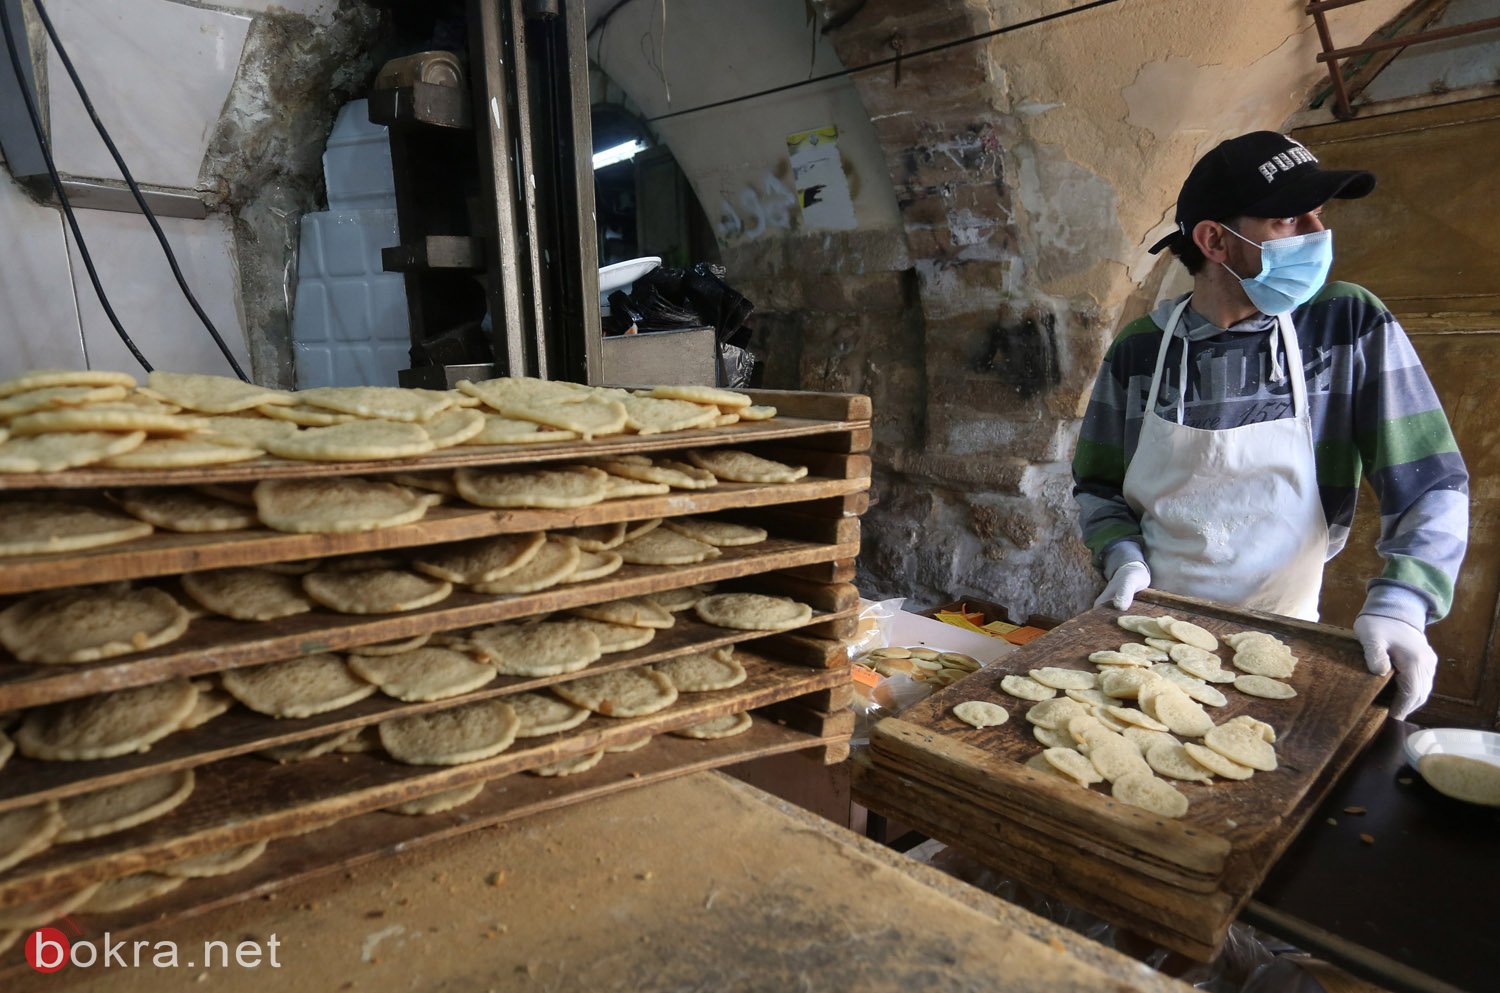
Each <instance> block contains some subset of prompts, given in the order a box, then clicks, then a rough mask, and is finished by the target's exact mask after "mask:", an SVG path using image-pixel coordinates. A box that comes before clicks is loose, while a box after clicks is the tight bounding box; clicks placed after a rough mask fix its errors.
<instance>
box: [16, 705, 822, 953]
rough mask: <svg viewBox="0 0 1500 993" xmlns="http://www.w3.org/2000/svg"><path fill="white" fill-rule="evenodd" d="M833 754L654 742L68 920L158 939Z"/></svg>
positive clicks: (294, 841) (337, 830) (767, 743)
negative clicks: (536, 825)
mask: <svg viewBox="0 0 1500 993" xmlns="http://www.w3.org/2000/svg"><path fill="white" fill-rule="evenodd" d="M838 744H840V743H839V742H828V741H824V740H822V739H820V738H818V737H816V736H812V735H808V734H805V733H803V732H801V731H798V730H796V729H795V728H791V727H786V726H782V725H778V724H776V723H775V722H774V721H771V720H767V719H765V718H760V717H757V718H756V720H755V724H754V726H753V727H751V729H750V730H749V731H747V732H745V733H744V734H740V735H736V736H734V737H732V738H719V739H714V740H695V739H688V738H679V737H676V736H674V735H663V736H660V737H658V738H656V739H654V740H653V741H652V742H651V744H649V745H647V746H646V747H645V748H641V749H638V750H636V751H633V752H626V753H623V754H619V755H608V756H606V757H605V759H604V761H603V762H601V763H600V764H599V765H598V766H596V767H595V768H593V769H590V770H588V771H587V772H581V773H576V774H574V775H572V776H566V777H561V778H558V777H542V776H525V775H511V776H506V777H503V778H500V779H495V780H491V781H489V782H488V783H487V784H486V787H485V791H484V792H483V793H481V794H480V795H479V796H478V797H477V798H475V799H474V800H472V801H470V802H469V803H467V804H464V805H463V806H462V807H460V808H458V809H456V810H452V811H446V812H444V813H440V814H430V815H427V816H424V817H402V816H399V815H395V814H387V813H383V812H378V811H377V812H375V813H370V814H361V815H358V816H355V817H350V818H347V819H345V820H342V821H339V822H337V823H336V824H334V825H332V826H330V827H326V828H324V829H323V830H321V831H315V832H312V833H310V834H303V835H297V836H293V837H286V838H281V839H279V840H276V841H273V842H272V843H271V844H270V846H268V847H267V849H266V853H265V855H263V856H262V857H261V858H260V859H258V860H257V861H256V862H254V863H252V864H251V865H250V866H248V867H247V868H245V869H242V870H240V871H239V872H237V873H234V874H233V875H230V876H224V877H215V878H212V879H195V880H189V881H188V882H187V883H186V884H184V885H183V886H181V887H179V888H178V889H176V890H174V891H173V892H172V893H171V894H170V895H168V896H166V897H163V898H160V899H157V900H153V901H151V902H150V903H149V904H146V905H144V906H142V907H137V908H131V909H129V910H122V911H116V912H114V913H109V914H88V915H75V917H77V918H78V919H81V920H82V921H84V922H85V923H86V924H87V925H89V926H90V927H97V928H99V929H100V930H108V931H109V932H110V934H111V935H112V936H114V937H116V938H120V937H130V936H132V935H134V934H137V933H139V932H141V931H143V930H145V929H148V928H149V929H151V931H152V932H153V933H158V934H159V933H160V932H161V930H162V929H163V928H164V926H166V925H168V924H170V923H171V922H174V921H179V920H185V919H187V918H190V917H196V916H198V915H200V914H204V913H207V912H209V911H212V910H217V909H219V908H221V907H227V906H231V905H233V904H236V903H240V902H242V901H245V900H250V899H255V898H258V897H267V896H268V895H269V894H272V893H276V892H278V891H279V890H282V889H285V888H286V887H288V886H292V885H295V884H297V883H301V882H304V881H307V880H311V879H318V878H321V877H325V876H329V875H332V874H334V873H337V872H342V871H346V870H350V869H354V868H356V867H358V866H362V865H367V864H369V863H371V862H374V861H377V860H380V859H386V858H390V857H392V856H394V855H396V854H398V853H400V852H404V851H409V850H411V849H413V848H418V847H421V846H425V845H430V844H433V843H435V842H438V841H442V840H445V839H447V838H453V837H457V836H458V835H461V834H466V833H468V832H470V831H477V830H480V829H483V828H489V827H494V826H495V825H497V824H504V823H507V822H509V821H513V820H517V819H520V818H522V817H529V816H532V815H534V814H538V813H542V812H543V811H548V810H556V809H559V808H562V807H566V806H570V805H573V804H578V803H583V802H585V801H589V800H595V799H598V798H600V797H605V796H609V795H611V794H613V793H617V792H620V791H622V790H627V789H635V788H637V787H640V786H649V785H651V784H653V783H659V782H664V781H665V780H668V779H673V778H676V777H679V776H686V775H691V774H692V773H695V772H702V771H705V770H708V769H716V768H720V767H722V766H727V765H734V764H736V763H739V762H745V761H749V760H752V759H757V758H763V757H766V756H771V755H782V754H786V753H788V752H808V753H810V754H821V753H824V752H826V751H827V750H828V749H829V748H831V747H835V746H836V745H838ZM843 744H845V745H847V742H843ZM4 978H5V971H4V970H0V981H3V980H4Z"/></svg>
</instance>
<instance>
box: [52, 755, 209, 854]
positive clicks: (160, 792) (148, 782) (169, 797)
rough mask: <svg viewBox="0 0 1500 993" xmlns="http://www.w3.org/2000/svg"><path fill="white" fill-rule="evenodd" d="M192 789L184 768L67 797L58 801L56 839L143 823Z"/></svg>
mask: <svg viewBox="0 0 1500 993" xmlns="http://www.w3.org/2000/svg"><path fill="white" fill-rule="evenodd" d="M192 792H193V770H191V769H184V770H181V771H178V772H165V773H162V774H161V775H158V776H149V777H147V778H145V779H135V780H131V781H130V782H128V783H122V784H120V785H119V786H106V787H105V788H104V789H102V790H95V791H94V792H92V793H84V794H83V795H81V796H70V797H67V798H66V799H64V800H62V801H61V802H60V803H59V804H58V811H59V813H61V814H62V818H63V829H62V830H61V831H59V832H58V834H57V838H56V840H57V841H60V842H63V841H82V840H83V839H85V838H97V837H99V836H100V835H105V834H112V833H114V832H115V831H123V830H125V829H126V828H128V827H135V826H136V825H137V824H144V823H146V822H147V821H150V820H154V819H156V818H158V817H160V816H162V815H163V814H165V813H167V812H168V811H170V810H172V809H174V808H176V807H178V806H179V805H181V804H182V802H183V801H184V800H186V799H187V798H188V796H189V795H191V794H192Z"/></svg>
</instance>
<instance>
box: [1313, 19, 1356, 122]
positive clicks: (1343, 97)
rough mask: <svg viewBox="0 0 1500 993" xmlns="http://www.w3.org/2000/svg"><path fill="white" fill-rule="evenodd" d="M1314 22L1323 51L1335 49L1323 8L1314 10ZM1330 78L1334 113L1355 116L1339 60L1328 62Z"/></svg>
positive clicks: (1337, 115) (1342, 115)
mask: <svg viewBox="0 0 1500 993" xmlns="http://www.w3.org/2000/svg"><path fill="white" fill-rule="evenodd" d="M1312 16H1313V23H1314V24H1316V25H1317V26H1318V41H1319V42H1321V43H1322V45H1323V51H1325V52H1327V51H1331V50H1332V49H1333V35H1332V34H1331V33H1330V32H1329V30H1328V18H1327V17H1325V16H1324V14H1323V12H1322V11H1321V10H1315V11H1313V12H1312ZM1328 78H1329V79H1330V80H1332V81H1333V95H1334V98H1335V103H1334V108H1333V114H1334V116H1335V117H1338V118H1340V119H1347V118H1350V117H1353V116H1354V108H1353V107H1351V106H1350V105H1349V91H1348V90H1347V89H1345V87H1344V74H1343V73H1342V72H1340V71H1339V64H1338V60H1337V59H1335V60H1333V61H1330V62H1329V63H1328Z"/></svg>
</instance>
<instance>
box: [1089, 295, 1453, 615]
mask: <svg viewBox="0 0 1500 993" xmlns="http://www.w3.org/2000/svg"><path fill="white" fill-rule="evenodd" d="M1181 301H1182V297H1178V298H1177V299H1175V300H1167V301H1163V302H1162V303H1160V304H1159V305H1158V306H1157V307H1156V308H1155V310H1153V311H1152V312H1151V314H1150V315H1149V316H1146V317H1142V318H1139V319H1138V320H1135V321H1133V322H1131V323H1130V324H1129V325H1127V326H1126V328H1125V330H1123V331H1122V332H1120V334H1119V336H1118V337H1117V338H1115V340H1114V343H1113V344H1112V345H1111V346H1110V348H1109V351H1108V353H1107V354H1106V355H1105V358H1104V366H1103V368H1102V369H1101V370H1100V372H1099V378H1098V380H1097V381H1096V382H1095V384H1094V392H1093V395H1092V397H1091V398H1090V400H1089V406H1088V410H1087V412H1086V413H1085V414H1084V418H1083V427H1082V430H1081V432H1080V435H1079V439H1078V448H1077V450H1076V451H1075V452H1074V455H1073V481H1074V484H1075V485H1074V489H1073V495H1074V498H1075V499H1076V500H1077V501H1078V505H1079V509H1080V512H1081V513H1080V517H1081V521H1080V523H1081V525H1082V529H1083V539H1084V543H1085V544H1086V545H1088V547H1089V549H1090V550H1091V551H1092V552H1093V553H1094V556H1095V561H1096V562H1097V563H1098V564H1099V565H1100V566H1101V567H1102V568H1105V569H1106V571H1107V572H1108V573H1113V571H1114V569H1115V568H1118V566H1119V565H1120V564H1121V563H1123V562H1125V561H1129V560H1130V559H1142V558H1143V556H1142V554H1141V541H1142V539H1141V526H1140V521H1139V520H1137V518H1136V516H1135V514H1134V513H1133V512H1132V511H1131V509H1130V508H1129V507H1128V506H1127V505H1126V502H1125V498H1124V496H1123V495H1122V493H1121V487H1122V486H1123V484H1124V480H1125V470H1126V468H1127V467H1128V466H1129V465H1130V460H1131V458H1132V457H1133V456H1134V454H1135V449H1136V444H1137V442H1138V441H1139V439H1140V432H1141V424H1142V419H1143V418H1144V416H1145V406H1146V399H1147V397H1148V396H1149V395H1150V391H1151V374H1152V371H1153V369H1154V368H1155V366H1156V353H1157V350H1158V348H1159V347H1160V345H1161V336H1162V329H1163V328H1164V327H1165V326H1166V324H1167V322H1168V320H1169V319H1170V317H1171V313H1172V309H1173V308H1174V307H1175V306H1176V305H1177V304H1178V303H1180V302H1181ZM1292 322H1293V325H1294V326H1295V327H1296V330H1297V341H1298V345H1299V347H1300V348H1301V351H1302V363H1303V368H1304V369H1305V370H1306V378H1307V392H1308V407H1309V413H1310V414H1311V417H1312V430H1313V447H1314V452H1315V456H1316V459H1317V473H1318V490H1319V495H1320V497H1321V499H1322V504H1323V515H1324V517H1325V518H1326V519H1327V521H1328V558H1330V559H1331V558H1333V556H1335V555H1337V554H1338V553H1339V552H1340V551H1341V550H1342V549H1343V547H1344V543H1345V541H1347V540H1348V537H1349V527H1350V524H1351V523H1352V522H1353V520H1354V504H1355V500H1356V499H1357V497H1358V496H1359V483H1360V478H1361V475H1363V477H1364V478H1366V479H1368V480H1369V481H1370V486H1371V488H1372V489H1373V490H1374V491H1375V495H1376V496H1377V498H1378V499H1379V501H1380V539H1379V541H1378V542H1377V543H1376V546H1375V547H1376V551H1378V552H1379V553H1380V555H1381V557H1382V558H1384V559H1385V562H1386V564H1385V568H1384V570H1383V571H1382V572H1381V574H1380V576H1379V577H1377V578H1375V579H1373V580H1371V581H1370V584H1369V590H1368V594H1367V597H1366V600H1365V606H1364V612H1365V613H1372V614H1381V615H1384V616H1387V617H1393V618H1396V619H1397V620H1402V621H1405V622H1406V623H1408V624H1411V625H1412V626H1413V627H1416V628H1418V629H1419V630H1420V629H1421V628H1422V627H1424V626H1425V625H1426V624H1428V623H1430V622H1432V621H1436V620H1439V619H1440V618H1442V617H1443V616H1444V615H1445V614H1447V612H1448V609H1449V608H1450V607H1451V606H1452V604H1453V583H1454V579H1455V578H1456V577H1457V575H1458V567H1459V565H1460V564H1461V563H1462V561H1463V556H1464V549H1465V547H1466V546H1467V544H1468V530H1469V496H1468V494H1469V474H1468V470H1467V469H1465V468H1464V462H1463V458H1462V457H1461V456H1460V455H1459V452H1458V446H1457V445H1456V444H1455V443H1454V440H1453V432H1452V430H1451V429H1450V428H1449V426H1448V419H1447V417H1446V416H1445V415H1444V414H1443V408H1442V406H1441V405H1440V404H1439V403H1438V398H1437V394H1436V393H1435V392H1433V389H1432V383H1431V382H1430V381H1429V380H1428V378H1427V373H1426V371H1425V370H1424V369H1423V368H1422V364H1421V361H1420V360H1419V359H1418V358H1417V354H1416V352H1415V351H1414V350H1413V349H1412V346H1411V342H1410V340H1408V339H1407V337H1406V332H1404V331H1403V330H1402V329H1401V325H1400V324H1399V323H1397V321H1396V318H1395V317H1394V316H1393V315H1392V314H1391V312H1390V311H1388V310H1387V309H1386V308H1385V305H1384V304H1382V303H1381V302H1380V301H1379V300H1378V299H1376V297H1375V296H1374V295H1373V294H1372V293H1370V292H1369V291H1368V290H1366V289H1364V288H1363V287H1360V286H1356V285H1354V284H1352V283H1330V284H1328V285H1327V286H1325V287H1324V288H1323V290H1322V291H1321V292H1320V293H1319V294H1318V295H1317V296H1316V297H1314V298H1313V299H1312V300H1311V301H1309V302H1308V303H1306V304H1304V305H1302V306H1301V307H1299V308H1297V309H1296V310H1295V311H1293V312H1292ZM1275 330H1276V320H1275V318H1272V317H1267V316H1266V315H1264V314H1255V315H1254V316H1252V317H1250V318H1248V319H1246V320H1244V321H1242V322H1240V323H1238V324H1235V325H1234V326H1233V327H1230V328H1228V329H1227V330H1225V329H1221V328H1217V327H1215V326H1213V325H1212V324H1210V323H1209V322H1208V321H1207V319H1205V318H1204V317H1202V316H1201V315H1199V314H1198V313H1197V312H1196V311H1194V310H1193V309H1192V307H1191V306H1189V307H1188V309H1187V310H1185V311H1183V315H1182V320H1181V322H1180V323H1179V324H1178V327H1177V331H1176V333H1175V334H1174V335H1173V339H1172V342H1171V343H1170V344H1169V345H1168V348H1167V358H1166V363H1165V365H1164V366H1163V369H1162V384H1161V389H1160V391H1159V394H1158V396H1157V407H1156V413H1157V414H1158V415H1160V416H1162V417H1165V418H1167V419H1168V420H1170V421H1174V422H1175V421H1176V420H1177V410H1178V398H1179V396H1182V401H1183V402H1182V407H1183V423H1184V424H1187V425H1188V426H1190V427H1195V428H1204V429H1209V430H1214V429H1223V428H1233V427H1240V426H1243V425H1246V424H1254V423H1259V422H1262V421H1269V420H1276V419H1279V418H1283V417H1291V416H1292V396H1291V381H1290V378H1289V377H1286V376H1281V377H1273V375H1272V369H1273V363H1276V364H1277V367H1278V368H1279V365H1280V363H1284V361H1285V359H1284V357H1281V356H1279V355H1273V354H1272V348H1271V342H1272V336H1273V332H1275ZM1278 337H1279V336H1278ZM1277 344H1278V346H1279V340H1278V342H1277ZM1183 348H1187V349H1188V366H1187V368H1188V373H1187V386H1186V394H1185V395H1183V394H1182V389H1183V387H1182V384H1181V382H1180V381H1179V380H1180V379H1181V378H1182V377H1181V368H1182V349H1183ZM1277 352H1280V348H1279V347H1278V348H1277ZM1278 380H1279V381H1278Z"/></svg>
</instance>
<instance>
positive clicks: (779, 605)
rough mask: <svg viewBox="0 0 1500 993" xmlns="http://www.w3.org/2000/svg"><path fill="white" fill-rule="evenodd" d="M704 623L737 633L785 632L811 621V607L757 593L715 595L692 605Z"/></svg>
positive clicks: (791, 600) (788, 598)
mask: <svg viewBox="0 0 1500 993" xmlns="http://www.w3.org/2000/svg"><path fill="white" fill-rule="evenodd" d="M693 612H694V613H696V614H697V615H698V618H699V619H700V620H702V621H703V622H705V623H707V624H713V625H716V626H718V627H725V628H735V629H736V630H740V631H786V630H789V629H791V628H795V627H801V626H802V625H804V624H806V623H807V622H808V621H810V620H812V608H811V607H809V606H808V605H807V604H805V603H798V602H797V601H796V600H793V599H791V598H790V597H779V596H764V595H762V594H760V593H716V594H714V595H713V596H706V597H704V598H703V599H701V600H699V601H698V602H697V603H696V604H694V605H693Z"/></svg>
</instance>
